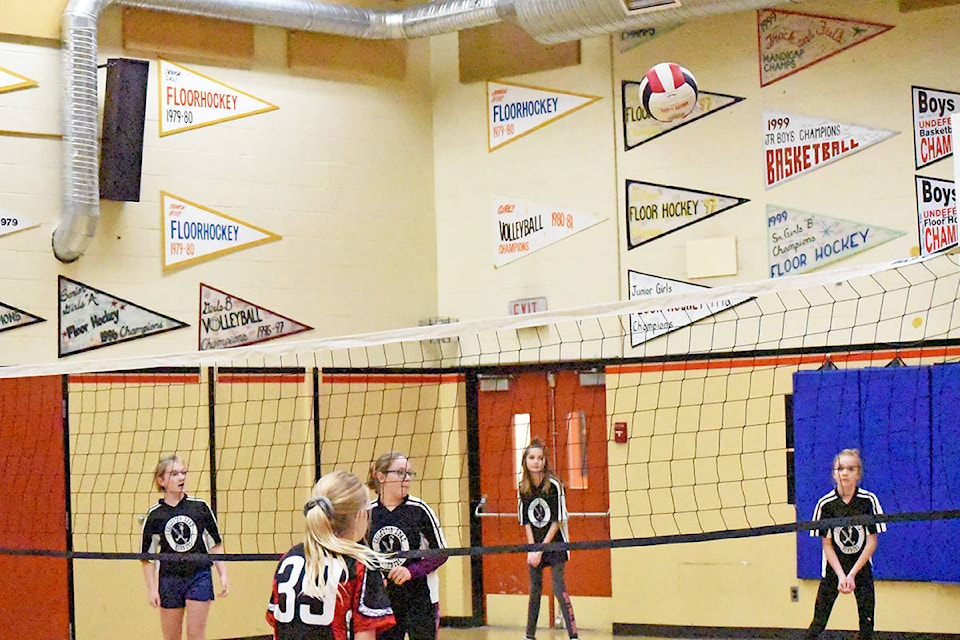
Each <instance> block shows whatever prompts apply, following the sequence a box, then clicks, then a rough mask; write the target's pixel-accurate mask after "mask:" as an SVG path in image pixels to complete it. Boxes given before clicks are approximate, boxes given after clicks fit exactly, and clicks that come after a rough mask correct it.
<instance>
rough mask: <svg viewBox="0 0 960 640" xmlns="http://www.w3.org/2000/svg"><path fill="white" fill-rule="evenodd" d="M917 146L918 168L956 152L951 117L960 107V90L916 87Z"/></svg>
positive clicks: (912, 94)
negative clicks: (954, 91) (957, 91)
mask: <svg viewBox="0 0 960 640" xmlns="http://www.w3.org/2000/svg"><path fill="white" fill-rule="evenodd" d="M911 96H912V99H913V149H914V153H915V154H916V157H917V169H920V168H922V167H925V166H927V165H928V164H933V163H934V162H936V161H937V160H942V159H943V158H946V157H947V156H950V155H953V136H952V135H951V134H952V133H953V129H952V128H951V126H950V116H952V115H953V114H954V113H956V112H957V111H958V110H960V109H958V108H960V93H953V92H952V91H940V90H939V89H927V88H926V87H912V88H911Z"/></svg>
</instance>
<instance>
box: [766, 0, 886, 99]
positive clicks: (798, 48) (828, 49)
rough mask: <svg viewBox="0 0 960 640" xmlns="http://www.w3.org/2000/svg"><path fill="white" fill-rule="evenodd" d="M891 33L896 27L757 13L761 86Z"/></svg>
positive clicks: (788, 13) (794, 14) (784, 13)
mask: <svg viewBox="0 0 960 640" xmlns="http://www.w3.org/2000/svg"><path fill="white" fill-rule="evenodd" d="M890 29H893V25H888V24H876V23H874V22H864V21H863V20H847V19H844V18H833V17H830V16H820V15H812V14H808V13H797V12H795V11H783V10H780V9H760V10H759V11H757V43H758V45H759V55H760V60H759V63H760V86H761V87H765V86H767V85H768V84H771V83H774V82H776V81H777V80H782V79H783V78H786V77H787V76H789V75H792V74H794V73H796V72H798V71H800V70H801V69H806V68H807V67H809V66H812V65H814V64H816V63H818V62H820V61H821V60H825V59H827V58H829V57H830V56H833V55H836V54H838V53H840V52H841V51H844V50H846V49H849V48H850V47H854V46H856V45H858V44H860V43H862V42H866V41H867V40H869V39H870V38H873V37H874V36H878V35H880V34H881V33H884V32H886V31H889V30H890Z"/></svg>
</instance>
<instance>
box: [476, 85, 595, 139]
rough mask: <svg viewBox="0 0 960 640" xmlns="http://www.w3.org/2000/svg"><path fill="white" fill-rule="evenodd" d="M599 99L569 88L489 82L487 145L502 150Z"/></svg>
mask: <svg viewBox="0 0 960 640" xmlns="http://www.w3.org/2000/svg"><path fill="white" fill-rule="evenodd" d="M599 99H600V96H588V95H584V94H580V93H571V92H568V91H555V90H552V89H540V88H538V87H528V86H526V85H522V84H509V83H505V82H487V148H488V150H489V151H493V150H495V149H499V148H500V147H502V146H504V145H505V144H509V143H511V142H513V141H514V140H516V139H517V138H521V137H523V136H525V135H527V134H529V133H533V132H534V131H536V130H537V129H539V128H541V127H545V126H547V125H548V124H550V123H551V122H554V121H556V120H559V119H560V118H563V117H564V116H568V115H570V114H571V113H573V112H574V111H578V110H580V109H583V108H584V107H586V106H589V105H591V104H593V103H594V102H596V101H597V100H599Z"/></svg>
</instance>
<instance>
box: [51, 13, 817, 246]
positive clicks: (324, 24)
mask: <svg viewBox="0 0 960 640" xmlns="http://www.w3.org/2000/svg"><path fill="white" fill-rule="evenodd" d="M798 1H800V0H682V2H683V4H682V5H679V6H678V5H672V6H668V7H666V8H659V9H656V10H640V11H633V12H630V11H628V10H627V9H626V6H625V5H624V3H623V0H439V1H437V2H431V3H429V4H422V5H418V6H414V7H410V8H406V9H397V10H390V11H387V10H376V9H362V8H359V7H352V6H346V5H338V4H329V3H325V2H314V1H313V0H70V2H69V3H68V5H67V8H66V9H65V10H64V13H63V21H62V28H63V52H62V55H63V77H64V103H63V110H62V113H63V145H64V152H63V213H62V217H61V220H60V224H59V225H58V226H57V228H56V230H55V231H54V233H53V253H54V255H55V256H56V257H57V258H58V259H59V260H62V261H63V262H72V261H74V260H76V259H77V258H79V257H80V256H81V255H83V252H84V251H86V249H87V246H88V245H89V244H90V241H91V240H92V239H93V237H94V235H95V234H96V230H97V222H98V220H99V218H100V208H99V207H100V202H99V201H100V188H99V164H98V163H99V123H98V116H99V111H98V100H97V22H98V21H99V19H100V14H101V13H102V12H103V10H104V9H106V8H107V7H108V6H109V5H111V4H122V5H124V6H130V7H139V8H143V9H154V10H158V11H169V12H174V13H183V14H189V15H196V16H205V17H209V18H218V19H222V20H233V21H236V22H245V23H253V24H260V25H265V26H272V27H283V28H286V29H296V30H300V31H313V32H321V33H330V34H335V35H341V36H349V37H353V38H363V39H400V38H422V37H429V36H434V35H439V34H442V33H453V32H456V31H461V30H463V29H468V28H472V27H482V26H484V25H488V24H493V23H495V22H500V21H504V20H508V21H510V22H514V23H516V24H518V25H519V26H520V27H521V28H523V29H524V30H525V31H526V32H527V33H529V34H530V35H531V36H532V37H533V38H535V39H536V40H538V41H539V42H542V43H544V44H554V43H557V42H565V41H568V40H575V39H578V38H582V37H588V36H595V35H601V34H604V33H610V32H613V31H620V30H626V29H632V28H638V27H644V26H651V25H660V24H671V23H679V22H684V21H689V20H694V19H697V18H702V17H705V16H708V15H713V14H718V13H730V12H735V11H746V10H751V9H756V8H759V7H764V6H771V5H777V4H784V3H787V2H798Z"/></svg>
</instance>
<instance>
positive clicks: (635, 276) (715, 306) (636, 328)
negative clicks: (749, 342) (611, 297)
mask: <svg viewBox="0 0 960 640" xmlns="http://www.w3.org/2000/svg"><path fill="white" fill-rule="evenodd" d="M627 284H628V286H629V294H628V295H629V298H628V299H629V300H641V299H647V298H658V297H661V296H667V295H671V294H679V293H685V292H688V291H697V290H708V289H709V288H710V287H705V286H703V285H699V284H693V283H692V282H682V281H680V280H671V279H670V278H662V277H660V276H654V275H650V274H648V273H641V272H639V271H632V270H631V271H628V272H627ZM750 298H751V296H748V295H736V296H731V297H728V298H721V299H719V300H713V301H710V302H705V303H697V304H685V305H683V306H680V307H669V308H666V309H650V310H647V311H641V312H639V313H631V314H630V346H632V347H636V346H637V345H640V344H643V343H644V342H646V341H647V340H653V339H654V338H658V337H660V336H662V335H664V334H667V333H670V332H671V331H676V330H677V329H680V328H682V327H685V326H687V325H690V324H693V323H694V322H697V321H698V320H702V319H704V318H706V317H707V316H712V315H714V314H717V313H720V312H721V311H725V310H726V309H730V308H732V307H735V306H737V305H738V304H741V303H743V302H746V301H747V300H749V299H750Z"/></svg>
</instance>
